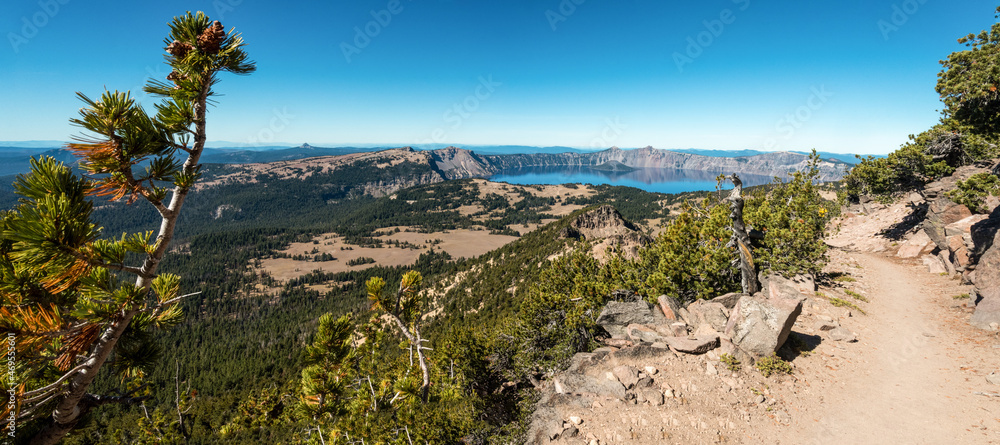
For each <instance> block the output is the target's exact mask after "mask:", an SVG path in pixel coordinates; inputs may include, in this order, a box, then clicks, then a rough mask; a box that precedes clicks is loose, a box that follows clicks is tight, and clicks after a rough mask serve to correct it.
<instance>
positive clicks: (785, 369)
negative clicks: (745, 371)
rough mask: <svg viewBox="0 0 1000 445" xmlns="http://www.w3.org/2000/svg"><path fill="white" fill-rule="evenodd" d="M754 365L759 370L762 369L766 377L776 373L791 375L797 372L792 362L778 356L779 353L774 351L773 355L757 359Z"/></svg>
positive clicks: (761, 371)
mask: <svg viewBox="0 0 1000 445" xmlns="http://www.w3.org/2000/svg"><path fill="white" fill-rule="evenodd" d="M754 367H755V368H757V370H758V371H760V373H761V374H763V375H764V377H770V376H772V375H774V374H789V375H791V374H793V373H794V372H795V370H794V369H793V368H792V365H791V364H790V363H788V362H786V361H784V360H782V359H781V357H778V355H777V354H775V353H773V352H772V353H771V355H769V356H767V357H762V358H761V359H760V360H757V363H756V364H755V365H754Z"/></svg>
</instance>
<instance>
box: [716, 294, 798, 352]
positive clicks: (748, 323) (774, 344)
mask: <svg viewBox="0 0 1000 445" xmlns="http://www.w3.org/2000/svg"><path fill="white" fill-rule="evenodd" d="M778 285H780V282H779V281H778V280H771V281H770V283H769V287H770V286H778ZM779 287H780V286H779ZM795 293H796V294H798V291H795ZM773 294H774V293H773V292H772V295H773ZM778 295H782V293H781V292H778ZM798 295H799V296H798V297H793V298H783V297H781V296H778V297H771V298H765V297H764V295H763V294H761V293H757V294H754V295H753V296H746V297H743V298H740V301H739V302H738V303H736V307H735V308H733V313H732V315H730V316H729V323H728V324H727V325H726V331H725V335H726V336H727V337H729V338H730V339H731V341H732V342H733V344H734V345H736V346H737V347H738V348H740V349H741V350H743V351H744V352H746V353H748V354H750V355H751V356H753V357H763V356H766V355H770V354H771V353H772V352H775V351H777V350H778V348H780V347H781V345H782V344H784V343H785V340H787V339H788V334H790V333H791V331H792V325H794V324H795V319H796V318H798V316H799V314H800V313H802V302H803V301H804V300H805V298H803V297H802V296H801V294H798Z"/></svg>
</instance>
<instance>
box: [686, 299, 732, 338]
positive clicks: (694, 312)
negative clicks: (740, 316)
mask: <svg viewBox="0 0 1000 445" xmlns="http://www.w3.org/2000/svg"><path fill="white" fill-rule="evenodd" d="M687 310H688V313H689V314H690V318H691V323H692V324H693V325H695V326H697V325H701V324H707V325H709V326H711V327H712V328H714V329H715V330H716V331H718V332H722V331H724V330H725V329H726V323H728V322H729V314H728V309H726V307H725V306H723V305H722V303H713V302H710V301H705V300H697V301H695V302H694V303H691V304H689V305H688V307H687Z"/></svg>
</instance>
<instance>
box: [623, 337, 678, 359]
mask: <svg viewBox="0 0 1000 445" xmlns="http://www.w3.org/2000/svg"><path fill="white" fill-rule="evenodd" d="M661 340H662V337H661ZM671 354H672V353H671V352H670V348H668V347H667V345H666V344H665V343H661V342H656V343H653V344H652V345H637V346H632V347H630V348H621V349H619V350H617V351H615V352H614V353H613V354H612V357H614V358H616V359H659V358H663V357H664V356H669V355H671Z"/></svg>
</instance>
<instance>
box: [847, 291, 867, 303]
mask: <svg viewBox="0 0 1000 445" xmlns="http://www.w3.org/2000/svg"><path fill="white" fill-rule="evenodd" d="M844 293H845V294H847V295H850V296H851V297H853V298H854V299H855V300H859V301H864V302H865V303H867V302H868V299H867V298H865V296H864V295H861V294H859V293H857V292H854V291H852V290H850V289H844Z"/></svg>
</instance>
